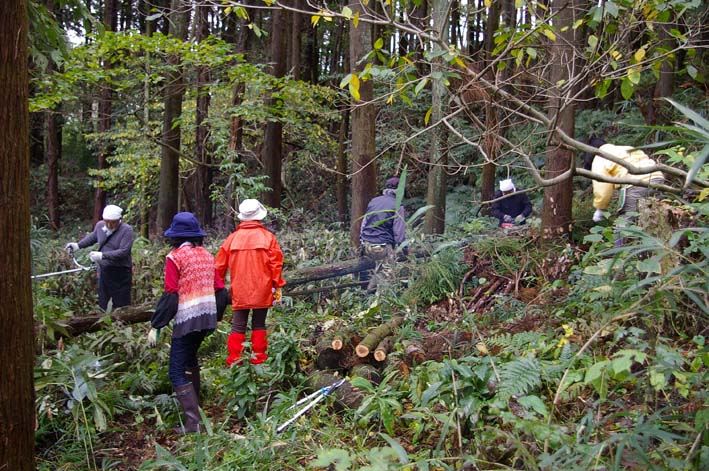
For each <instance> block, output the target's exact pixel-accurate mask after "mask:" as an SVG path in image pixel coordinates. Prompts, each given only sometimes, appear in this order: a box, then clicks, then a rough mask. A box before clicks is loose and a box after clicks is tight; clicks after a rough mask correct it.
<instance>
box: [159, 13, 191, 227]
mask: <svg viewBox="0 0 709 471" xmlns="http://www.w3.org/2000/svg"><path fill="white" fill-rule="evenodd" d="M190 4H191V2H189V1H187V0H172V2H171V5H170V13H169V15H168V16H169V18H170V34H171V35H172V36H174V37H175V38H178V39H181V40H183V41H184V40H186V39H187V25H188V21H189V7H190ZM169 62H170V64H172V65H173V66H174V67H175V68H174V69H173V70H172V71H171V72H170V73H169V74H168V76H167V85H166V87H165V110H164V111H163V127H162V142H161V144H162V149H161V159H160V190H159V193H158V214H157V226H158V227H157V229H158V232H163V231H165V230H166V229H167V228H168V227H170V223H171V222H172V217H173V216H174V215H175V214H176V213H177V212H178V209H179V205H178V199H179V192H180V142H181V138H182V133H181V129H180V126H179V125H178V124H175V120H176V119H178V118H179V117H180V115H181V114H182V98H183V96H184V94H185V83H184V76H183V72H182V69H181V68H180V67H179V62H180V58H179V57H176V56H172V57H170V59H169Z"/></svg>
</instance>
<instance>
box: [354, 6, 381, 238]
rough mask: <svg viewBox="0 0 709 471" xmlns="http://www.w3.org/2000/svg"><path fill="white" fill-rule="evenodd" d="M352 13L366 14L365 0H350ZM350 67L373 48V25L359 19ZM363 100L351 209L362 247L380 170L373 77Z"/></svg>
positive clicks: (358, 109) (357, 115)
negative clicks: (376, 155) (365, 217)
mask: <svg viewBox="0 0 709 471" xmlns="http://www.w3.org/2000/svg"><path fill="white" fill-rule="evenodd" d="M349 6H350V9H351V10H352V14H353V15H357V14H359V15H360V18H361V17H363V16H364V15H365V14H366V7H365V3H364V0H355V1H354V2H352V3H350V5H349ZM349 28H350V32H349V36H350V48H349V49H350V70H351V71H352V73H357V72H360V71H361V70H362V68H363V67H364V64H359V65H358V64H357V62H359V60H360V59H362V57H364V56H365V55H366V54H368V53H369V52H370V51H371V50H372V26H371V24H370V23H367V22H365V21H360V22H359V24H358V26H357V27H355V26H354V25H352V24H350V26H349ZM359 94H360V101H359V103H356V104H355V107H354V109H353V110H352V195H351V209H350V242H351V244H352V245H353V246H354V247H357V246H359V230H360V226H361V224H362V219H361V217H362V215H364V212H365V211H366V210H367V204H369V200H370V199H371V198H372V197H373V196H374V194H375V193H376V188H377V170H376V167H375V165H374V153H375V151H376V148H375V142H374V137H375V128H374V124H375V122H374V121H375V118H376V109H375V108H374V105H373V104H372V98H373V97H374V88H373V85H372V81H371V80H367V81H366V82H360V86H359Z"/></svg>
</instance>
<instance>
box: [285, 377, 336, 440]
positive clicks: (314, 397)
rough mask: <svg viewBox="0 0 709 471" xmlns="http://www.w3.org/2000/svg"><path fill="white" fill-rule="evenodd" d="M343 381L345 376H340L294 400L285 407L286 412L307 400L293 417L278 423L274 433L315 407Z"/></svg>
mask: <svg viewBox="0 0 709 471" xmlns="http://www.w3.org/2000/svg"><path fill="white" fill-rule="evenodd" d="M345 381H347V380H346V379H345V378H342V379H341V380H339V381H335V382H334V383H332V384H331V385H330V386H325V387H324V388H320V389H318V390H317V391H315V392H314V393H312V394H309V395H307V396H305V397H304V398H303V399H301V400H299V401H298V402H296V403H295V404H293V405H292V406H290V407H289V408H288V409H286V412H287V411H289V410H291V409H294V408H296V407H298V406H299V405H301V404H305V403H306V402H307V404H306V405H305V407H303V408H302V409H300V410H299V411H298V412H296V413H295V414H294V415H293V417H291V418H290V419H288V420H286V421H285V422H283V423H282V424H281V425H279V426H278V428H277V429H276V433H281V432H282V431H284V430H285V429H286V427H288V426H289V425H290V424H292V423H293V422H295V421H296V420H298V418H299V417H300V416H302V415H303V414H305V413H306V412H308V411H309V410H310V409H312V408H313V407H315V404H317V403H318V402H320V401H322V400H323V399H324V398H326V397H327V396H329V395H330V393H332V391H334V390H335V389H337V388H339V387H340V386H342V385H343V384H344V382H345ZM308 401H310V402H308Z"/></svg>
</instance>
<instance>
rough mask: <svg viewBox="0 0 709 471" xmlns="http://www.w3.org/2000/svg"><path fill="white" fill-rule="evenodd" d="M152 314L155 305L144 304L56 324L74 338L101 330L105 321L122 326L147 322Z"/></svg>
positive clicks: (74, 318)
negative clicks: (118, 323) (121, 324)
mask: <svg viewBox="0 0 709 471" xmlns="http://www.w3.org/2000/svg"><path fill="white" fill-rule="evenodd" d="M153 312H155V304H154V303H146V304H140V305H138V306H126V307H121V308H118V309H116V310H114V311H112V312H111V314H106V313H100V314H99V313H96V314H93V315H89V316H82V317H70V318H69V319H65V320H63V321H59V322H57V324H59V325H61V326H62V327H64V328H65V329H66V332H67V334H69V335H71V336H76V335H80V334H84V333H87V332H96V331H97V330H101V329H102V328H104V327H105V326H106V321H110V322H121V323H123V324H136V323H138V322H147V321H149V320H150V318H151V317H152V316H153Z"/></svg>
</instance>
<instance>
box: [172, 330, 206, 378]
mask: <svg viewBox="0 0 709 471" xmlns="http://www.w3.org/2000/svg"><path fill="white" fill-rule="evenodd" d="M209 333H210V331H209V330H200V331H197V332H190V333H189V334H186V335H183V336H182V337H173V338H172V343H171V344H170V366H169V367H168V375H169V376H170V382H171V383H172V386H173V387H175V388H177V387H180V386H184V385H185V384H187V383H189V382H190V381H189V380H188V379H187V375H186V374H185V371H187V368H194V367H196V366H198V365H199V362H198V360H197V350H199V346H200V345H201V344H202V340H204V338H205V337H206V336H207V334H209Z"/></svg>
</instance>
